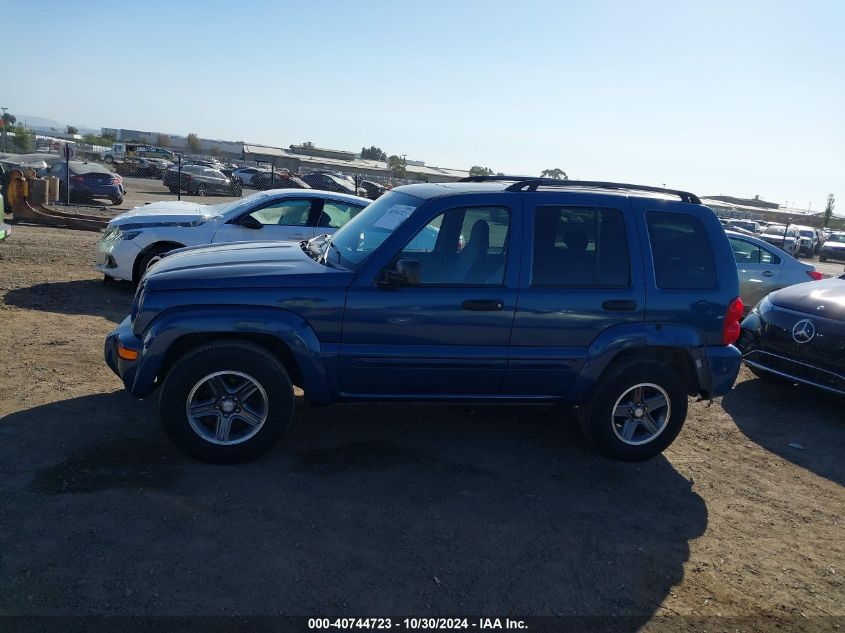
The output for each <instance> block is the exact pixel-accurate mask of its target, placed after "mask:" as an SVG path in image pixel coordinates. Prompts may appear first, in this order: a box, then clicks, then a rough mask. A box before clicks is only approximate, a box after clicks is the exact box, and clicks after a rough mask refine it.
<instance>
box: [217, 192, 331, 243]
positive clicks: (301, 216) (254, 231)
mask: <svg viewBox="0 0 845 633" xmlns="http://www.w3.org/2000/svg"><path fill="white" fill-rule="evenodd" d="M322 205H323V200H322V199H319V198H282V199H281V200H272V201H270V202H267V203H264V204H262V205H260V206H259V207H257V208H255V209H252V210H250V211H246V212H244V213H242V214H241V215H240V216H238V217H236V218H232V219H231V220H229V222H227V223H226V224H224V225H223V226H221V227H220V228H219V229H218V230H217V232H216V233H215V234H214V238H213V239H212V242H213V243H215V244H217V243H220V242H253V241H259V240H260V241H264V240H274V241H276V240H278V241H288V240H294V241H302V240H307V239H310V238H312V237H314V231H315V228H314V224H315V223H316V222H315V220H316V218H317V217H319V214H320V212H321V211H322ZM247 216H248V217H249V218H250V219H251V220H255V221H256V223H252V222H251V223H250V226H246V225H245V224H243V223H242V222H243V220H244V218H245V217H247Z"/></svg>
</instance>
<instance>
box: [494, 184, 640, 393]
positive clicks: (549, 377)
mask: <svg viewBox="0 0 845 633" xmlns="http://www.w3.org/2000/svg"><path fill="white" fill-rule="evenodd" d="M523 204H524V208H525V216H524V220H523V222H524V227H525V228H524V234H525V237H526V240H525V248H524V249H523V255H522V275H521V277H520V282H519V300H518V302H517V307H516V315H515V319H514V326H513V333H512V335H511V343H510V350H509V358H508V369H507V378H506V383H505V388H504V393H505V394H511V395H515V396H557V397H560V396H565V395H566V393H567V392H568V391H569V390H570V389H571V387H572V386H573V384H574V382H575V380H576V378H577V377H578V375H579V373H580V371H581V368H582V366H583V365H584V363H585V362H586V361H587V360H588V359H589V358H590V353H591V352H590V346H591V345H592V344H593V343H594V342H595V340H596V338H597V337H598V336H599V335H601V334H602V333H603V332H606V331H608V330H609V329H611V328H614V327H621V326H624V325H625V324H628V323H634V322H638V321H642V320H643V315H644V310H645V305H644V298H645V295H644V288H643V277H642V266H639V265H634V264H633V262H638V261H639V259H638V258H637V257H634V259H633V260H632V257H633V256H635V255H636V254H637V253H638V252H639V241H638V237H637V232H636V227H635V224H634V222H633V220H632V210H631V207H630V204H629V202H628V200H627V199H626V198H625V197H621V196H606V195H592V196H591V195H584V194H578V195H571V194H566V193H544V192H536V193H526V194H525V198H524V203H523Z"/></svg>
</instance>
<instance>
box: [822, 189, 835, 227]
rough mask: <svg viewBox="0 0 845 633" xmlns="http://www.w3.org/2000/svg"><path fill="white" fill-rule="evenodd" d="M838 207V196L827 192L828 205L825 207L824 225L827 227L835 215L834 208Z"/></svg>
mask: <svg viewBox="0 0 845 633" xmlns="http://www.w3.org/2000/svg"><path fill="white" fill-rule="evenodd" d="M834 207H836V198H834V197H833V194H832V193H829V194H827V205H826V206H825V208H824V216H823V217H824V226H825V228H827V225H828V224H830V219H831V218H832V217H833V209H834Z"/></svg>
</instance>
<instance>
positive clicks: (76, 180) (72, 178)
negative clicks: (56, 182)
mask: <svg viewBox="0 0 845 633" xmlns="http://www.w3.org/2000/svg"><path fill="white" fill-rule="evenodd" d="M70 181H71V182H85V179H84V178H83V177H82V176H71V177H70Z"/></svg>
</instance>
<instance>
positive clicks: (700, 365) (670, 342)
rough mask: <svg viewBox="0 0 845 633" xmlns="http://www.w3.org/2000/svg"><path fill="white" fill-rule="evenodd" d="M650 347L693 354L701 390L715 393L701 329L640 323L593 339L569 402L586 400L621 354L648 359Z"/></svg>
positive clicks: (625, 326)
mask: <svg viewBox="0 0 845 633" xmlns="http://www.w3.org/2000/svg"><path fill="white" fill-rule="evenodd" d="M649 348H664V349H665V348H670V349H673V350H677V351H679V352H682V353H685V354H687V355H689V358H690V361H691V362H692V367H693V368H694V370H695V375H696V378H697V379H698V388H699V391H704V392H708V393H709V392H710V391H711V389H712V385H711V382H712V379H711V377H710V361H709V357H708V354H707V345H706V342H705V341H704V339H703V337H702V336H701V333H700V332H699V331H698V330H697V329H695V328H692V327H688V326H684V325H678V324H674V323H668V324H663V323H643V322H639V323H625V324H622V325H618V326H614V327H610V328H608V329H606V330H604V331H603V332H602V333H601V334H599V335H598V336H597V337H596V338H595V339H594V340H593V342H592V343H591V344H590V347H589V351H588V353H587V360H586V362H585V363H584V366H583V367H582V369H581V373H580V375H579V377H578V379H577V380H576V381H575V384H574V385H573V387H572V390H571V391H570V394H569V398H568V399H574V400H579V401H580V400H583V399H585V398H586V397H587V395H588V394H589V393H590V391H591V390H592V388H593V386H594V385H595V384H596V382H598V380H599V379H600V378H601V376H602V374H603V373H604V372H605V370H607V368H608V367H609V366H610V365H611V364H612V363H613V362H614V361H615V360H616V359H617V358H618V357H619V356H620V355H621V354H627V353H629V352H631V353H634V354H641V355H643V356H647V355H648V349H649Z"/></svg>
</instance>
